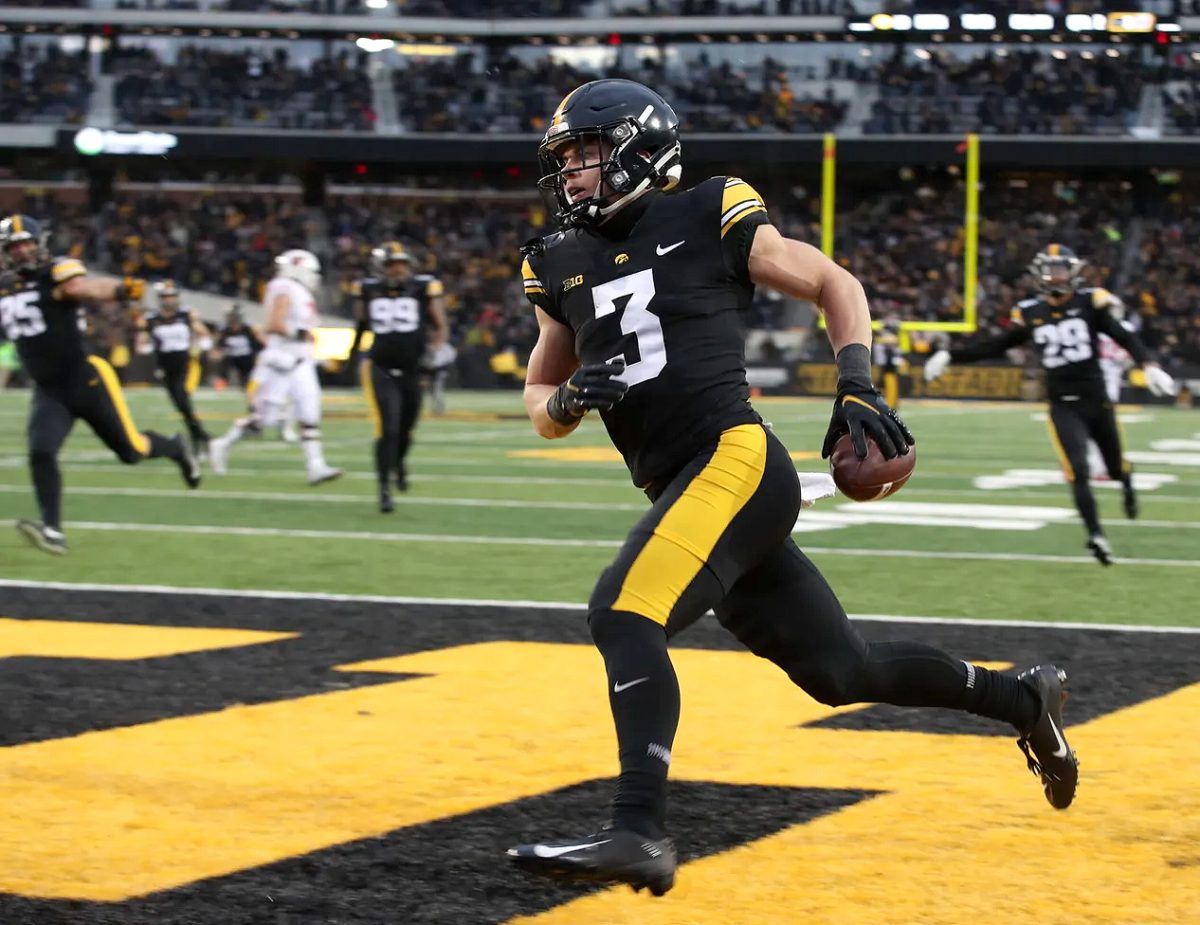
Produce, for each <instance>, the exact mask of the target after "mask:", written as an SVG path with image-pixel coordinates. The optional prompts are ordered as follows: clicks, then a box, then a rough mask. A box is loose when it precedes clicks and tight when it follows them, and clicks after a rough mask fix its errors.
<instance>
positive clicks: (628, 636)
mask: <svg viewBox="0 0 1200 925" xmlns="http://www.w3.org/2000/svg"><path fill="white" fill-rule="evenodd" d="M588 629H589V630H590V631H591V634H592V642H594V643H595V644H596V648H597V649H599V650H600V651H601V652H611V651H613V650H614V649H616V648H620V647H622V646H625V645H628V644H630V643H631V642H632V643H634V644H637V645H645V644H658V643H659V642H661V643H662V645H663V646H665V645H666V638H667V636H666V630H665V629H664V628H663V627H662V626H661V625H660V624H658V623H656V622H655V621H654V620H651V619H650V618H649V617H646V616H643V615H642V614H637V613H633V612H632V611H628V610H613V609H612V608H610V607H600V608H597V609H592V608H588Z"/></svg>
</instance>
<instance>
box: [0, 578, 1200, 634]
mask: <svg viewBox="0 0 1200 925" xmlns="http://www.w3.org/2000/svg"><path fill="white" fill-rule="evenodd" d="M0 588H33V589H35V590H47V591H106V592H115V593H136V594H177V595H183V596H187V595H194V596H199V597H250V598H260V599H263V600H279V601H329V602H331V603H356V602H357V603H363V604H412V605H434V606H437V605H444V606H447V607H497V608H504V609H509V610H525V609H538V610H570V611H580V612H582V611H583V610H584V608H585V607H586V606H587V605H586V604H585V603H583V602H582V601H580V602H578V603H572V602H570V601H506V600H490V599H487V598H464V597H408V596H403V595H386V594H335V593H332V592H327V591H313V592H304V591H271V590H266V589H259V588H246V589H238V588H189V587H184V586H180V585H134V584H129V585H120V584H101V583H97V582H71V581H26V580H23V579H10V578H0ZM850 616H851V617H852V618H853V619H855V620H873V621H875V622H879V623H945V624H949V625H952V626H1017V627H1027V628H1031V629H1068V630H1101V631H1105V632H1115V633H1184V634H1189V635H1191V634H1200V627H1198V626H1138V625H1136V624H1133V623H1082V622H1078V621H1072V620H1053V621H1050V620H1046V621H1043V620H1002V619H996V618H992V617H981V618H978V619H974V618H970V617H930V616H901V615H897V614H883V613H853V614H850Z"/></svg>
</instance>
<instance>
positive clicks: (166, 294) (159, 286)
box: [154, 279, 180, 312]
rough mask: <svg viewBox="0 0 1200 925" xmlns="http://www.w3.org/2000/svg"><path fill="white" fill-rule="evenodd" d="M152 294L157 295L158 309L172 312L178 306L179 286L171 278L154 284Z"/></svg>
mask: <svg viewBox="0 0 1200 925" xmlns="http://www.w3.org/2000/svg"><path fill="white" fill-rule="evenodd" d="M154 294H155V295H156V296H158V307H159V310H160V311H161V310H163V309H165V310H167V311H168V312H174V311H175V310H176V309H177V308H179V295H180V293H179V287H178V286H177V285H175V281H174V280H173V279H164V280H162V281H161V282H157V283H155V284H154Z"/></svg>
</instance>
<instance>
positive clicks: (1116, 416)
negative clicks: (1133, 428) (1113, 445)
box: [1112, 404, 1133, 475]
mask: <svg viewBox="0 0 1200 925" xmlns="http://www.w3.org/2000/svg"><path fill="white" fill-rule="evenodd" d="M1120 410H1121V409H1120V408H1119V407H1118V406H1117V405H1115V404H1114V405H1113V409H1112V412H1113V421H1114V422H1115V423H1116V425H1117V438H1118V439H1119V440H1120V449H1121V471H1122V472H1123V473H1125V474H1126V475H1129V473H1130V472H1131V471H1133V467H1132V466H1131V465H1129V460H1128V459H1126V458H1125V447H1127V446H1129V441H1128V440H1127V439H1125V425H1124V424H1122V423H1121V415H1120V413H1119V412H1120Z"/></svg>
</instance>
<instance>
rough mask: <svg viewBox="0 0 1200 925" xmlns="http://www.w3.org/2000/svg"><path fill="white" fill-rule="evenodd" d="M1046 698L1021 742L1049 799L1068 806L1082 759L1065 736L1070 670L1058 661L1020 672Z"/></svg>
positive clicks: (1055, 803)
mask: <svg viewBox="0 0 1200 925" xmlns="http://www.w3.org/2000/svg"><path fill="white" fill-rule="evenodd" d="M1017 680H1019V681H1021V682H1023V683H1025V684H1028V685H1029V686H1030V687H1031V688H1033V690H1034V691H1035V692H1036V693H1037V695H1038V697H1039V698H1040V699H1041V702H1042V709H1041V713H1040V714H1038V718H1037V721H1036V722H1035V723H1034V724H1033V726H1032V727H1031V728H1030V729H1028V730H1027V731H1026V732H1025V734H1024V735H1023V736H1021V738H1019V739H1018V740H1017V745H1018V746H1020V748H1021V751H1023V752H1024V753H1025V760H1026V761H1027V762H1028V763H1029V770H1031V771H1032V772H1033V773H1034V774H1036V775H1037V776H1038V777H1040V778H1041V779H1042V788H1043V789H1044V790H1045V791H1046V799H1047V800H1049V801H1050V805H1051V806H1053V807H1054V808H1055V809H1066V808H1067V807H1068V806H1070V805H1071V801H1072V800H1073V799H1075V787H1076V785H1077V784H1078V783H1079V759H1078V758H1077V757H1076V755H1075V752H1073V751H1072V750H1071V748H1070V746H1068V745H1067V740H1066V739H1065V738H1063V721H1062V708H1063V704H1064V703H1066V702H1067V673H1066V672H1065V671H1063V670H1062V669H1061V668H1059V667H1057V666H1056V665H1035V666H1034V667H1033V668H1030V669H1028V670H1026V671H1022V672H1021V673H1020V674H1019V675H1017Z"/></svg>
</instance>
